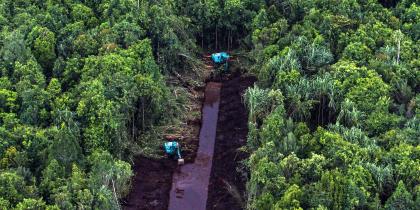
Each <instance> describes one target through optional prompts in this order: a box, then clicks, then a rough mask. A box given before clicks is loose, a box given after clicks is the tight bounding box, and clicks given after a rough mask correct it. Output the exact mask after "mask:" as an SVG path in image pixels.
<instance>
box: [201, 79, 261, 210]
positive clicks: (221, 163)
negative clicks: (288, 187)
mask: <svg viewBox="0 0 420 210" xmlns="http://www.w3.org/2000/svg"><path fill="white" fill-rule="evenodd" d="M255 81H256V78H255V77H252V76H241V75H240V74H239V72H238V73H234V74H232V75H231V76H229V77H227V78H221V82H222V83H223V86H222V90H221V96H220V97H221V102H220V108H219V118H218V123H217V133H216V135H217V136H216V145H215V150H214V157H213V168H212V174H211V178H210V185H209V195H208V196H209V197H208V199H207V209H208V210H210V209H211V210H213V209H215V210H217V209H220V210H222V209H223V210H225V209H229V210H236V209H244V208H243V206H244V205H245V201H244V200H243V199H244V193H245V190H246V189H245V184H246V180H245V179H244V177H243V176H242V174H241V173H240V172H238V171H237V168H238V166H240V164H241V163H240V162H241V161H242V160H244V159H246V158H247V157H248V155H247V154H246V153H245V152H241V151H239V148H240V147H242V146H244V145H245V144H246V138H247V134H248V125H247V122H248V112H247V110H246V108H245V105H244V104H243V103H242V94H243V93H244V91H245V90H246V89H247V88H248V87H250V86H252V85H253V84H254V82H255Z"/></svg>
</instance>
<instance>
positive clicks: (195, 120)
mask: <svg viewBox="0 0 420 210" xmlns="http://www.w3.org/2000/svg"><path fill="white" fill-rule="evenodd" d="M190 94H191V96H190V97H194V99H191V100H190V103H191V104H189V105H188V107H189V110H190V112H191V113H192V112H198V113H201V106H202V100H203V98H204V97H203V95H204V87H194V88H191V90H190ZM188 118H189V119H187V121H186V123H185V126H183V128H181V129H178V131H177V132H176V135H175V136H179V137H181V138H180V139H179V141H180V143H181V145H182V146H181V147H182V156H183V158H184V159H185V163H186V164H187V163H192V162H194V159H195V157H196V155H197V149H198V137H199V132H200V124H201V115H198V116H191V117H188ZM162 154H163V149H162ZM132 169H133V172H134V177H133V179H132V187H131V191H130V193H129V195H128V196H127V197H126V198H124V199H122V200H121V205H122V207H123V209H125V210H167V209H168V204H169V192H170V190H171V187H172V175H173V173H174V172H175V170H177V169H178V165H177V161H176V160H173V159H171V158H167V157H163V158H159V159H156V158H149V157H144V156H136V157H135V160H134V165H133V168H132Z"/></svg>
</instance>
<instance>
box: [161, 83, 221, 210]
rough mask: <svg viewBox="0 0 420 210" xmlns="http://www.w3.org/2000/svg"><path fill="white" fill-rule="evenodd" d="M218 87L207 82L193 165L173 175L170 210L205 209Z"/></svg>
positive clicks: (215, 122) (184, 167)
mask: <svg viewBox="0 0 420 210" xmlns="http://www.w3.org/2000/svg"><path fill="white" fill-rule="evenodd" d="M221 87H222V84H221V83H215V82H209V83H207V86H206V90H205V100H204V104H203V108H202V124H201V129H200V139H199V148H198V152H197V157H196V159H195V161H194V163H192V164H186V165H183V166H181V167H180V168H179V170H177V171H176V172H175V173H174V175H173V178H172V188H171V192H170V198H169V208H168V209H169V210H205V209H206V204H207V195H208V185H209V180H210V173H211V168H212V163H213V153H214V143H215V139H216V128H217V118H218V113H219V104H220V89H221Z"/></svg>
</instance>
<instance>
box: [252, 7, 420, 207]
mask: <svg viewBox="0 0 420 210" xmlns="http://www.w3.org/2000/svg"><path fill="white" fill-rule="evenodd" d="M385 3H386V2H385ZM417 3H418V2H417ZM385 5H387V4H385ZM419 35H420V7H419V5H418V4H416V3H415V1H400V2H399V3H398V4H397V5H396V7H395V8H385V7H384V6H383V5H381V4H380V3H378V2H376V1H370V0H366V1H356V0H348V1H347V0H346V1H333V0H311V1H299V0H296V1H271V2H269V3H267V4H265V6H263V7H262V8H261V9H260V10H259V12H258V14H257V15H256V16H255V17H254V18H253V20H252V43H253V46H254V50H253V51H254V56H255V59H256V67H257V68H255V70H254V72H255V74H256V75H258V79H259V82H258V86H255V87H253V88H250V89H248V91H247V92H246V94H245V98H246V102H247V106H248V108H249V129H250V132H249V135H248V148H249V149H250V151H251V152H252V155H251V157H250V159H249V161H248V163H247V164H248V166H249V169H250V179H249V183H248V208H250V209H382V208H384V209H419V208H420V146H419V143H420V94H419V90H420V86H419V84H420V70H419V69H420V41H419Z"/></svg>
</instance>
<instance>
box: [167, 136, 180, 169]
mask: <svg viewBox="0 0 420 210" xmlns="http://www.w3.org/2000/svg"><path fill="white" fill-rule="evenodd" d="M167 139H168V141H167V142H165V143H164V144H163V149H164V151H165V153H166V154H167V155H168V156H169V157H172V158H174V159H177V160H178V165H184V159H183V158H182V157H181V145H180V144H179V143H178V142H177V141H176V138H175V137H173V136H169V137H167Z"/></svg>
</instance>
